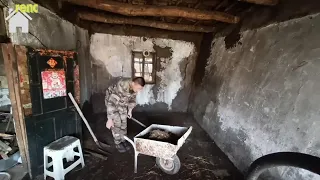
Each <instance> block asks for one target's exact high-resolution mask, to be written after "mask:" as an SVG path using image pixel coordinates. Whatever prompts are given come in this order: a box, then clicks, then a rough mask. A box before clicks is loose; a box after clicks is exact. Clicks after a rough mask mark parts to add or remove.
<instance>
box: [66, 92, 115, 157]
mask: <svg viewBox="0 0 320 180" xmlns="http://www.w3.org/2000/svg"><path fill="white" fill-rule="evenodd" d="M68 95H69V97H70V99H71V101H72V103H73V105H74V107H76V109H77V111H78V113H79V115H80V117H81V119H82V120H83V122H84V124H86V126H87V128H88V130H89V132H90V134H91V136H92V138H93V140H94V142H95V143H96V145H97V146H98V148H99V150H101V151H103V152H106V153H109V152H108V151H107V150H106V149H108V148H110V145H108V144H105V143H103V142H100V141H98V139H97V137H96V136H95V135H94V133H93V132H92V129H91V127H90V125H89V123H88V121H87V119H86V118H85V117H84V115H83V114H82V111H81V110H80V108H79V106H78V104H77V103H76V101H75V100H74V98H73V96H72V94H71V93H68Z"/></svg>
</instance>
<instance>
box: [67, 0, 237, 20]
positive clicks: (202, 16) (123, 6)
mask: <svg viewBox="0 0 320 180" xmlns="http://www.w3.org/2000/svg"><path fill="white" fill-rule="evenodd" d="M63 1H67V2H70V3H72V4H76V5H79V6H86V7H91V8H95V9H100V10H104V11H108V12H112V13H116V14H121V15H125V16H159V17H161V16H165V17H182V18H189V19H198V20H215V21H221V22H226V23H232V24H236V23H238V22H239V20H240V19H239V17H237V16H234V15H231V14H228V13H224V12H218V11H206V10H198V9H193V8H185V7H176V6H155V5H132V4H128V3H120V2H111V1H105V0H63Z"/></svg>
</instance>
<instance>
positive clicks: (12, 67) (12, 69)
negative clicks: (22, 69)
mask: <svg viewBox="0 0 320 180" xmlns="http://www.w3.org/2000/svg"><path fill="white" fill-rule="evenodd" d="M1 50H2V56H3V59H4V65H5V71H6V76H7V79H8V86H9V96H10V100H11V106H12V113H13V118H14V123H15V131H16V137H17V141H18V147H19V151H20V155H21V158H22V161H23V164H24V165H27V168H28V170H29V172H31V171H30V168H31V166H30V159H29V153H28V142H27V134H26V126H25V122H24V115H23V111H22V104H21V100H20V88H19V78H18V69H17V60H16V53H15V51H14V48H13V45H12V44H1Z"/></svg>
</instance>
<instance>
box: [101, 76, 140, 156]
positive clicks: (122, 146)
mask: <svg viewBox="0 0 320 180" xmlns="http://www.w3.org/2000/svg"><path fill="white" fill-rule="evenodd" d="M144 85H145V80H144V79H143V78H142V77H136V78H134V79H133V80H132V79H129V78H128V79H126V78H123V79H120V80H119V81H118V82H117V83H115V84H114V85H111V86H110V87H109V88H108V89H107V91H106V97H105V105H106V107H107V115H108V122H107V124H106V127H107V128H108V129H111V131H112V135H113V138H114V142H115V145H116V148H117V149H118V151H119V152H121V153H122V152H125V151H127V150H129V149H130V145H129V144H128V142H126V140H125V139H124V138H123V136H125V135H127V118H128V117H129V118H131V117H132V109H133V108H134V107H135V105H136V95H137V92H139V91H141V90H142V88H143V87H144Z"/></svg>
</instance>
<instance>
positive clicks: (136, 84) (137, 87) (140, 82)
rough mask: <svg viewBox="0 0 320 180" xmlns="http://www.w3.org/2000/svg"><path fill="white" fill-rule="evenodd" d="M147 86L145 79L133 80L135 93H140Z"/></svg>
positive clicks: (132, 85)
mask: <svg viewBox="0 0 320 180" xmlns="http://www.w3.org/2000/svg"><path fill="white" fill-rule="evenodd" d="M145 84H146V81H145V80H144V79H143V77H136V78H134V79H132V82H131V89H132V91H133V92H139V91H141V90H142V89H143V87H144V85H145Z"/></svg>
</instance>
